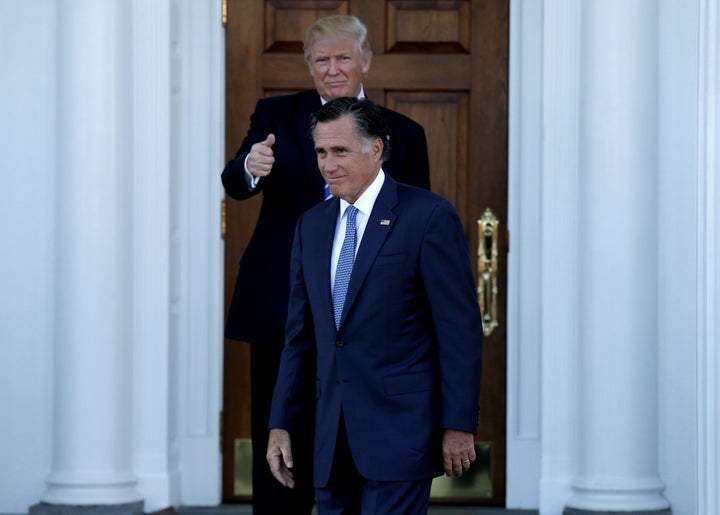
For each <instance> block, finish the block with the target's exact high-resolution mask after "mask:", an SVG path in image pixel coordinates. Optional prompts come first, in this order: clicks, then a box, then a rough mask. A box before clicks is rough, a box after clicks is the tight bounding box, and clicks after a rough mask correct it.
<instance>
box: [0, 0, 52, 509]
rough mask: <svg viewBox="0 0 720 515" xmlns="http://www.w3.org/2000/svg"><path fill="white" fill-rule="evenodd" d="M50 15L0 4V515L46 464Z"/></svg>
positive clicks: (20, 505)
mask: <svg viewBox="0 0 720 515" xmlns="http://www.w3.org/2000/svg"><path fill="white" fill-rule="evenodd" d="M56 14H57V13H56V12H55V3H54V2H53V0H38V1H37V2H33V4H32V6H30V5H28V4H25V3H24V2H8V1H3V2H0V75H2V80H0V197H1V200H0V241H1V242H2V243H0V248H1V249H2V250H1V251H0V264H1V266H0V417H1V419H2V422H1V423H0V467H2V480H0V512H17V513H21V512H25V511H26V510H27V507H28V505H29V504H30V501H33V500H34V501H36V500H37V499H39V497H40V494H41V493H42V491H43V490H44V488H45V482H44V481H45V478H46V476H47V473H48V470H49V464H50V438H51V422H52V418H51V417H52V405H51V400H52V395H51V388H50V385H51V384H52V358H53V354H52V348H53V331H54V320H53V317H54V315H53V311H54V304H53V298H54V289H53V287H54V275H53V272H54V260H53V255H54V248H55V244H54V211H55V204H54V200H55V193H54V186H55V180H56V177H55V172H56V169H55V158H56V131H57V126H56V123H57V118H56V111H57V106H56V102H55V80H56V77H57V71H56V68H55V67H56V62H55V55H54V49H55V44H54V43H55V37H56V34H55V19H56Z"/></svg>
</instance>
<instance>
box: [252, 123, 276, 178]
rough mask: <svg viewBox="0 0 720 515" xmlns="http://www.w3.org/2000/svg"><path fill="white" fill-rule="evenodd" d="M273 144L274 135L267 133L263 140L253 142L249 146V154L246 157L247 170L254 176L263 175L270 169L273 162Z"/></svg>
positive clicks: (268, 172)
mask: <svg viewBox="0 0 720 515" xmlns="http://www.w3.org/2000/svg"><path fill="white" fill-rule="evenodd" d="M274 144H275V135H274V134H268V137H267V138H265V141H261V142H260V143H255V144H254V145H253V146H252V147H250V155H249V156H248V159H247V163H246V164H247V169H248V172H250V174H251V175H252V176H254V177H265V176H266V175H269V174H270V172H271V170H272V165H273V163H274V162H275V156H274V155H273V150H272V146H273V145H274Z"/></svg>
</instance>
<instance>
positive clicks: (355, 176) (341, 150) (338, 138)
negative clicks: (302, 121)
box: [315, 115, 383, 204]
mask: <svg viewBox="0 0 720 515" xmlns="http://www.w3.org/2000/svg"><path fill="white" fill-rule="evenodd" d="M362 147H363V140H362V139H361V138H360V136H359V135H358V134H357V131H356V129H355V121H354V119H353V118H352V116H351V115H343V116H341V117H340V118H338V119H337V120H333V121H330V122H325V123H318V124H317V125H316V126H315V151H316V152H317V156H318V168H320V173H322V175H323V178H324V179H325V182H327V183H328V184H329V185H330V193H332V194H333V195H334V196H336V197H340V198H342V199H345V200H346V201H348V202H350V203H351V204H352V203H354V202H355V201H356V200H357V199H358V197H360V195H362V193H363V192H364V191H365V190H366V189H367V187H368V186H369V185H370V184H371V183H372V182H373V180H375V177H376V176H377V174H378V171H379V170H380V164H381V161H380V158H381V157H382V149H383V144H382V142H381V140H380V139H379V138H378V139H376V140H375V141H374V142H372V144H371V145H370V148H369V149H366V150H367V152H363V148H362Z"/></svg>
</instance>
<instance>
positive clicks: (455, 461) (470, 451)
mask: <svg viewBox="0 0 720 515" xmlns="http://www.w3.org/2000/svg"><path fill="white" fill-rule="evenodd" d="M474 442H475V437H474V436H473V434H472V433H466V432H465V431H457V430H455V429H446V430H445V433H443V465H444V466H445V474H447V475H448V476H457V477H460V476H462V474H463V472H465V471H466V470H468V469H469V468H470V464H471V463H472V462H473V461H475V458H477V456H476V455H475V443H474Z"/></svg>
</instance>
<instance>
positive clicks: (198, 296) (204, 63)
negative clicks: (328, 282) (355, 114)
mask: <svg viewBox="0 0 720 515" xmlns="http://www.w3.org/2000/svg"><path fill="white" fill-rule="evenodd" d="M172 8H173V9H174V10H175V12H174V13H173V14H174V15H173V16H171V18H172V19H173V20H176V23H175V24H174V25H173V26H172V28H171V31H172V33H173V37H172V52H171V60H172V63H171V66H172V70H173V71H172V77H173V78H172V80H171V91H172V96H171V120H172V123H171V142H170V145H171V155H172V161H171V169H172V171H173V174H172V176H171V192H172V193H171V208H170V213H171V220H172V221H171V224H172V226H171V242H170V246H171V266H170V269H171V289H172V291H171V306H170V319H171V328H172V334H173V336H172V338H173V345H174V351H173V354H174V356H175V364H174V374H175V377H176V383H175V387H176V391H175V394H176V396H175V397H174V398H171V409H173V411H176V413H177V417H176V426H175V431H176V436H177V442H176V445H177V446H178V449H179V455H180V477H181V491H182V498H181V502H182V504H183V505H214V504H218V503H219V502H220V499H221V487H222V485H221V465H222V462H221V454H220V424H219V417H220V411H221V409H222V406H221V399H222V367H221V363H222V349H223V333H222V313H223V242H222V239H221V236H220V214H221V212H220V202H221V200H222V198H223V192H222V186H221V183H220V172H221V171H222V166H223V162H224V161H223V160H224V118H223V116H224V105H225V97H224V33H223V28H222V23H221V2H219V1H216V2H196V1H192V0H182V1H179V2H174V3H173V7H172Z"/></svg>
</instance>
